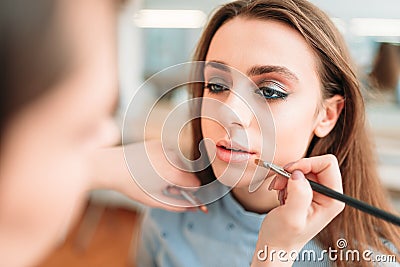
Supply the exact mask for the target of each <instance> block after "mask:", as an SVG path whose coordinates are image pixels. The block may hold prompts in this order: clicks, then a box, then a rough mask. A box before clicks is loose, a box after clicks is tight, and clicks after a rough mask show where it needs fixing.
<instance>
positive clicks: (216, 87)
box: [204, 83, 229, 94]
mask: <svg viewBox="0 0 400 267" xmlns="http://www.w3.org/2000/svg"><path fill="white" fill-rule="evenodd" d="M204 88H207V89H208V90H210V93H215V94H217V93H221V92H223V91H227V90H229V87H228V86H226V85H223V84H219V83H207V84H206V85H205V86H204Z"/></svg>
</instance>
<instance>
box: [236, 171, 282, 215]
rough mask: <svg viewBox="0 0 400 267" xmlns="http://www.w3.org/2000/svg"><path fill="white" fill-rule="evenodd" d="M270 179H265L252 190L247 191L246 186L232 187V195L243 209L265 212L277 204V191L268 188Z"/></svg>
mask: <svg viewBox="0 0 400 267" xmlns="http://www.w3.org/2000/svg"><path fill="white" fill-rule="evenodd" d="M271 181H272V177H271V178H269V179H266V180H265V181H264V182H263V183H262V184H261V185H260V186H259V187H258V188H257V190H256V191H254V192H249V188H248V186H247V187H239V188H238V187H235V188H233V189H232V195H233V197H234V198H235V199H236V200H237V201H238V202H239V203H240V204H241V205H242V206H243V208H244V209H245V210H247V211H250V212H255V213H267V212H269V211H270V210H272V209H273V208H275V207H277V206H278V205H279V201H278V194H277V192H276V191H275V190H272V191H269V190H268V186H269V184H270V183H271Z"/></svg>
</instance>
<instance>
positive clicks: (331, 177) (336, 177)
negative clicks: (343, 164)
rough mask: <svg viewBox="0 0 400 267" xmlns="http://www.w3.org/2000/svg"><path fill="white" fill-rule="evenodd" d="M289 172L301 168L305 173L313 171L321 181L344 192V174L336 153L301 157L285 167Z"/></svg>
mask: <svg viewBox="0 0 400 267" xmlns="http://www.w3.org/2000/svg"><path fill="white" fill-rule="evenodd" d="M285 170H286V171H288V172H293V171H295V170H300V171H301V172H303V173H304V174H310V173H312V174H313V175H314V176H315V177H317V180H318V182H319V183H321V184H323V185H325V186H327V187H329V188H331V189H333V190H335V191H337V192H340V193H343V186H342V175H341V174H340V169H339V164H338V161H337V159H336V157H335V156H334V155H331V154H328V155H322V156H316V157H310V158H303V159H300V160H298V161H296V162H294V163H292V164H290V165H288V166H286V167H285Z"/></svg>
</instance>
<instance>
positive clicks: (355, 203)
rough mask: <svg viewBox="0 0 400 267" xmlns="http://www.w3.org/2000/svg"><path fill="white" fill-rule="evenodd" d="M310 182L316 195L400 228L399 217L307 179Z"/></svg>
mask: <svg viewBox="0 0 400 267" xmlns="http://www.w3.org/2000/svg"><path fill="white" fill-rule="evenodd" d="M307 180H308V181H309V182H310V185H311V188H312V189H313V190H314V191H315V192H318V193H321V194H323V195H325V196H328V197H331V198H334V199H336V200H339V201H341V202H344V203H345V204H347V205H349V206H352V207H354V208H356V209H359V210H361V211H363V212H365V213H368V214H371V215H373V216H375V217H378V218H381V219H383V220H385V221H388V222H390V223H393V224H395V225H398V226H400V217H398V216H396V215H394V214H392V213H389V212H386V211H384V210H381V209H378V208H376V207H374V206H371V205H369V204H368V203H365V202H363V201H361V200H358V199H355V198H352V197H350V196H348V195H345V194H341V193H339V192H337V191H335V190H332V189H330V188H329V187H326V186H324V185H322V184H319V183H316V182H314V181H311V180H309V179H307Z"/></svg>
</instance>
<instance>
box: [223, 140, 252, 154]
mask: <svg viewBox="0 0 400 267" xmlns="http://www.w3.org/2000/svg"><path fill="white" fill-rule="evenodd" d="M216 145H217V147H223V148H227V149H234V150H241V151H242V152H245V153H250V154H255V153H256V152H253V151H251V149H249V148H246V147H244V146H242V145H240V144H239V143H237V142H235V141H226V140H221V141H219V142H217V144H216Z"/></svg>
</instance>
